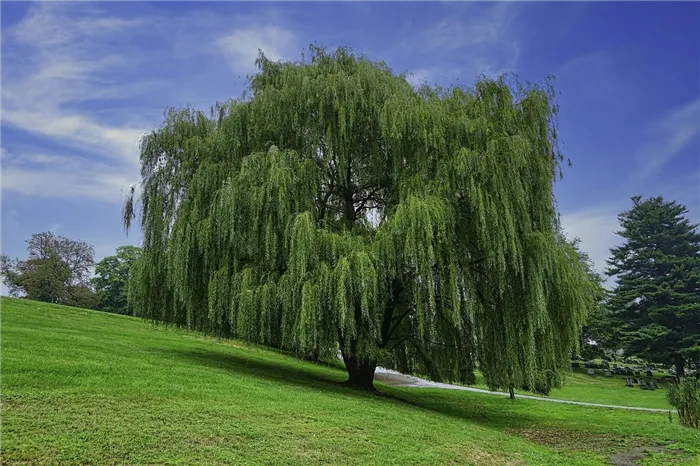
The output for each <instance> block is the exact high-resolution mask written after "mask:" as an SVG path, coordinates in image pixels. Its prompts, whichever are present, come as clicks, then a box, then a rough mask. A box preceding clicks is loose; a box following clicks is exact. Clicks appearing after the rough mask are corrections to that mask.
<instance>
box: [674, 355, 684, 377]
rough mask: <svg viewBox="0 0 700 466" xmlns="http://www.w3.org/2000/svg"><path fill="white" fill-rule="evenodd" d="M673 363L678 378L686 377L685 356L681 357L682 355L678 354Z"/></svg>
mask: <svg viewBox="0 0 700 466" xmlns="http://www.w3.org/2000/svg"><path fill="white" fill-rule="evenodd" d="M673 363H674V365H675V366H676V377H683V376H685V368H684V361H683V356H681V355H680V354H677V355H676V356H675V358H674V362H673Z"/></svg>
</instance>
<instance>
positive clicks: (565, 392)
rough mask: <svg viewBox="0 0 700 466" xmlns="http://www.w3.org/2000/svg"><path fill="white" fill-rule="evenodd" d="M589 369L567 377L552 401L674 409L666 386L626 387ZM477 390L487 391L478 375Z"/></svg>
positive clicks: (615, 378) (620, 378)
mask: <svg viewBox="0 0 700 466" xmlns="http://www.w3.org/2000/svg"><path fill="white" fill-rule="evenodd" d="M585 371H586V369H575V370H574V371H573V372H572V373H571V374H570V375H569V376H568V377H567V378H566V383H565V385H564V387H562V388H555V389H553V390H552V393H550V395H549V398H556V399H559V400H571V401H585V402H588V403H601V404H609V405H618V406H636V407H641V408H659V409H673V407H671V405H670V404H669V403H668V398H667V397H666V388H667V385H666V384H661V385H660V386H659V388H657V389H656V390H654V391H652V390H642V389H641V388H639V387H638V386H636V385H635V386H634V387H625V380H624V377H623V376H619V375H613V376H612V377H605V376H604V375H603V374H601V373H600V371H596V374H595V375H588V374H587V373H586V372H585ZM474 386H475V387H477V388H487V387H486V382H485V381H484V379H483V377H482V376H481V374H479V373H477V383H476V384H475V385H474ZM515 393H516V394H518V393H520V394H526V395H533V396H542V395H539V394H536V393H530V392H526V391H524V390H516V391H515Z"/></svg>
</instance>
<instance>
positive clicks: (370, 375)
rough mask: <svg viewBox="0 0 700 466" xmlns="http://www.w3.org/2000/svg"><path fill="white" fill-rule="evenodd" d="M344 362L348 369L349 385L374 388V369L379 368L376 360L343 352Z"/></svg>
mask: <svg viewBox="0 0 700 466" xmlns="http://www.w3.org/2000/svg"><path fill="white" fill-rule="evenodd" d="M343 362H344V363H345V368H346V369H347V371H348V381H347V384H348V385H350V386H351V387H353V388H359V389H362V390H374V371H375V370H376V369H377V363H376V362H375V361H368V360H361V359H359V358H357V357H354V356H346V355H345V353H343Z"/></svg>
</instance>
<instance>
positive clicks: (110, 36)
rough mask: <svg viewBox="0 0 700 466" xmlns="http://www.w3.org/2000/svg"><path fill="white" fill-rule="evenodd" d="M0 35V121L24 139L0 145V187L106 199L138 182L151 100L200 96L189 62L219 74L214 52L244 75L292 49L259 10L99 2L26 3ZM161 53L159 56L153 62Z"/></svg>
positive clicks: (155, 112) (291, 39) (153, 111)
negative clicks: (133, 9) (153, 8)
mask: <svg viewBox="0 0 700 466" xmlns="http://www.w3.org/2000/svg"><path fill="white" fill-rule="evenodd" d="M118 11H124V12H126V11H129V10H126V9H118ZM241 24H242V25H243V26H239V25H241ZM251 24H252V26H251ZM256 25H259V26H256ZM2 39H3V42H4V43H3V65H4V66H3V69H2V74H3V76H2V80H3V86H2V98H3V112H2V124H3V126H4V127H5V128H13V130H18V131H19V134H20V135H24V136H21V137H20V138H21V139H27V137H29V138H30V139H31V141H32V142H31V143H30V144H25V145H24V146H21V147H17V141H18V140H17V138H14V139H13V142H12V144H11V145H9V146H8V145H7V140H6V146H7V147H6V148H9V149H10V152H9V153H6V154H3V173H2V178H3V180H2V189H3V190H8V191H14V192H19V193H22V194H25V195H32V196H43V197H64V198H76V197H78V198H79V197H84V196H87V197H90V198H93V199H100V200H105V201H110V202H118V201H119V200H120V199H121V192H122V191H125V190H126V189H127V188H128V186H129V185H131V184H134V183H135V182H137V181H138V180H139V173H138V156H139V142H140V139H141V137H142V136H143V135H144V134H145V133H147V132H148V131H149V130H150V129H152V128H153V127H155V126H157V125H158V124H159V121H158V119H159V114H160V113H161V112H162V109H163V107H161V104H160V103H156V104H155V105H156V106H153V102H163V103H162V105H163V106H165V105H173V104H176V102H180V103H181V104H182V105H184V104H185V103H194V104H196V103H200V101H201V100H202V99H203V98H204V96H205V95H206V96H210V95H211V93H208V89H205V90H201V89H202V85H201V84H202V82H201V78H202V77H200V76H199V74H198V73H200V72H199V71H197V69H196V68H197V67H196V66H194V67H193V66H191V64H192V63H206V64H207V66H209V65H208V64H210V63H221V64H220V65H219V68H218V69H219V70H222V69H223V70H226V71H228V72H230V69H228V67H227V66H226V63H225V61H224V60H222V58H223V59H228V60H229V61H230V64H231V65H232V66H233V67H234V68H235V69H236V70H238V71H241V72H250V71H253V70H254V66H255V59H256V58H257V54H258V49H262V50H263V51H264V53H265V54H266V55H267V56H268V57H269V58H271V59H273V60H279V59H282V58H289V57H291V56H293V55H294V54H296V53H298V51H299V49H298V43H297V40H296V36H295V35H294V33H293V32H292V31H290V30H289V29H286V28H284V27H281V26H277V25H275V24H274V23H272V22H271V21H270V20H269V19H268V20H267V21H266V22H264V20H263V17H260V18H257V19H256V18H251V17H248V16H246V17H243V16H241V17H233V24H231V21H224V20H223V18H221V17H218V18H217V17H215V16H213V15H212V14H210V13H208V12H203V13H202V14H201V15H200V14H198V15H194V17H191V16H188V18H187V20H185V18H177V17H170V16H157V17H149V16H139V17H133V16H123V15H122V16H119V15H116V14H111V13H109V12H108V9H107V8H106V7H104V8H103V6H102V5H86V4H70V5H66V4H62V3H58V2H57V3H51V2H46V3H38V4H33V5H31V6H30V8H29V10H28V13H27V14H26V16H25V17H24V18H22V19H21V20H20V21H19V22H18V23H16V24H14V25H13V26H11V27H9V28H4V29H3V31H2ZM146 39H149V40H154V41H160V42H158V43H159V45H160V49H158V48H153V49H148V48H145V47H144V45H143V44H144V43H148V42H149V40H146ZM211 44H215V47H213V48H212V47H211ZM163 46H164V47H165V48H163ZM156 50H157V52H156ZM164 54H165V56H168V58H167V60H166V59H161V58H159V57H158V56H160V55H164ZM168 54H170V55H168ZM157 55H158V56H157ZM154 61H157V65H156V66H154V65H153V62H154ZM183 62H187V63H190V67H189V68H188V67H184V66H179V65H180V64H181V63H183ZM222 62H223V63H222ZM173 72H175V73H177V74H176V75H175V76H176V79H177V80H178V81H179V82H180V84H181V86H180V87H181V88H182V89H175V86H174V82H173V81H172V79H171V78H170V76H171V73H173ZM210 74H211V73H210ZM219 74H220V73H219ZM231 74H233V73H231ZM185 83H188V84H190V85H189V86H188V85H186V84H185ZM190 88H198V89H200V90H201V91H200V93H199V94H192V93H191V91H190V90H189V89H190ZM173 93H175V95H172V94H173ZM177 93H180V95H177ZM183 96H184V99H185V100H186V101H185V100H183ZM222 97H223V98H229V97H231V96H230V95H227V96H222ZM146 100H147V101H148V103H146V102H144V101H146ZM212 103H214V101H213V100H212V101H207V105H211V104H212ZM149 105H150V106H149ZM134 109H136V111H134ZM144 115H149V116H150V117H153V118H152V119H151V120H149V119H148V117H145V116H144ZM156 118H158V119H156ZM25 136H26V137H25Z"/></svg>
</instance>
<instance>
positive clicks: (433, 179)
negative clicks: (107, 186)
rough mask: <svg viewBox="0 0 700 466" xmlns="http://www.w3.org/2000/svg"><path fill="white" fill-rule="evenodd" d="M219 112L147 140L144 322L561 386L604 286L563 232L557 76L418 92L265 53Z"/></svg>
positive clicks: (367, 67) (366, 72) (357, 358)
mask: <svg viewBox="0 0 700 466" xmlns="http://www.w3.org/2000/svg"><path fill="white" fill-rule="evenodd" d="M256 64H257V67H258V72H257V74H255V75H254V76H252V77H251V78H250V80H249V89H248V90H247V91H246V93H244V95H243V96H242V97H241V98H239V99H237V100H233V101H230V102H227V103H224V104H217V105H216V106H215V107H214V108H213V109H212V112H211V115H210V116H207V115H206V114H204V113H202V112H199V111H195V110H193V109H191V108H186V109H182V110H174V109H171V110H169V111H167V112H166V115H165V121H164V123H163V125H162V127H161V128H159V129H157V130H155V131H153V132H152V133H150V134H149V135H147V136H146V137H144V139H143V141H142V145H141V175H142V182H141V185H140V189H139V191H138V194H136V193H137V191H135V190H133V189H132V194H131V196H130V197H129V199H128V200H127V202H126V204H125V209H124V222H125V226H126V228H127V230H128V228H129V226H130V224H131V221H132V219H133V218H134V217H135V215H136V214H137V213H138V212H137V211H138V210H139V209H140V220H141V228H142V230H143V243H144V244H143V248H144V249H143V257H142V260H141V261H140V263H139V268H138V271H137V273H135V275H134V277H135V278H134V282H135V283H134V286H133V287H132V292H131V294H130V299H131V300H132V302H133V303H134V305H135V306H136V308H137V309H136V312H137V314H138V315H141V316H144V317H146V318H149V319H152V320H155V321H159V322H166V323H169V324H174V325H178V326H185V327H188V328H191V329H196V330H199V331H203V332H207V333H210V334H216V335H220V336H224V337H235V338H240V339H243V340H246V341H249V342H254V343H257V344H262V345H268V346H272V347H276V348H282V349H286V350H290V351H292V352H294V353H295V354H298V355H300V356H308V355H314V356H315V357H320V358H323V357H334V356H335V355H336V354H337V352H338V350H340V352H341V354H342V358H343V360H344V362H345V366H346V368H347V371H348V374H349V380H348V383H349V384H350V385H352V386H355V387H358V388H371V387H372V380H373V376H374V372H375V368H376V366H377V365H378V364H381V365H382V366H384V367H389V368H393V369H396V370H399V371H402V372H407V373H415V374H421V375H424V376H428V377H430V378H431V379H433V380H436V381H459V382H462V383H473V382H474V370H475V367H476V366H478V367H479V368H480V370H481V371H482V372H483V374H484V376H485V378H486V381H487V383H488V384H489V386H490V387H492V388H504V387H513V386H528V387H535V388H537V387H550V386H558V385H559V384H561V382H562V374H563V373H564V370H565V369H566V368H567V366H568V354H569V351H570V349H571V348H572V347H574V346H575V345H576V344H577V341H578V339H577V336H578V334H579V331H580V328H581V325H582V322H583V319H584V317H585V315H584V314H585V310H586V309H587V308H589V304H590V300H591V298H590V290H589V286H588V282H587V278H586V275H585V272H584V271H583V270H582V267H581V266H580V263H579V261H578V256H577V255H576V251H574V250H572V249H571V248H570V247H568V246H567V244H566V242H565V241H562V240H561V235H560V233H559V226H558V214H557V210H556V204H555V198H554V194H553V186H554V183H555V181H556V179H557V178H558V177H559V175H560V164H561V162H562V156H561V155H560V153H559V151H558V149H557V144H556V125H555V116H556V106H555V105H554V104H553V98H552V95H553V94H552V89H551V87H550V86H549V85H548V84H547V83H545V84H544V85H539V84H528V85H521V84H518V83H512V82H510V81H509V80H508V79H506V78H505V77H502V78H500V79H497V80H490V79H485V78H484V79H481V80H480V81H478V82H477V83H476V85H475V87H474V88H469V89H467V88H462V87H454V88H450V89H447V90H445V89H441V88H432V87H429V86H423V87H421V88H419V89H415V88H414V87H412V86H411V85H410V84H409V83H408V82H407V80H406V79H405V76H403V75H395V74H393V73H392V71H391V70H390V69H389V68H388V67H387V66H386V65H385V64H384V63H381V62H373V61H370V60H368V59H366V58H365V57H362V56H358V55H355V54H353V53H352V52H351V51H349V50H346V49H339V50H337V51H335V52H334V53H332V54H330V53H326V52H324V51H323V50H321V49H317V48H313V47H312V48H311V53H310V56H308V57H305V58H302V60H301V61H300V62H298V63H290V62H285V63H283V62H272V61H270V60H268V59H267V58H265V56H264V55H262V54H261V55H260V56H259V58H258V60H257V61H256Z"/></svg>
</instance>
